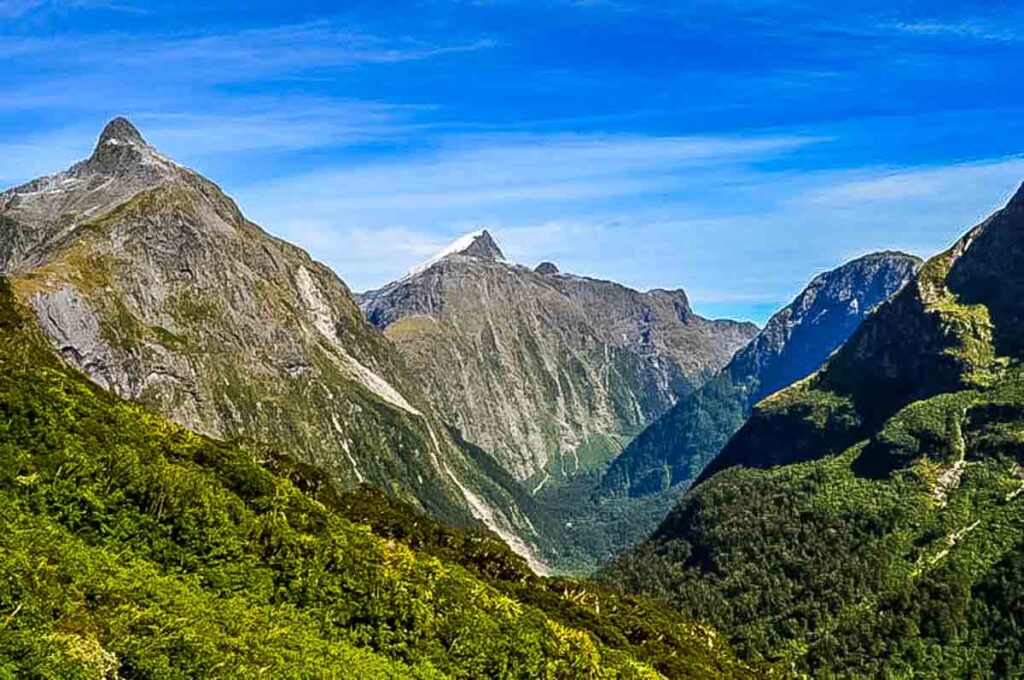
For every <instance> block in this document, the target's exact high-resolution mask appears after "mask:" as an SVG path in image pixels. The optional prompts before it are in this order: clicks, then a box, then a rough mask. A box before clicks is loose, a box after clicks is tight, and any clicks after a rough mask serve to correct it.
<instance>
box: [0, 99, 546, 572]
mask: <svg viewBox="0 0 1024 680" xmlns="http://www.w3.org/2000/svg"><path fill="white" fill-rule="evenodd" d="M0 272H2V273H5V274H7V275H8V276H10V277H11V282H12V286H13V289H14V291H15V293H16V295H17V297H18V299H19V300H20V301H21V302H23V303H24V304H26V305H27V306H28V307H29V308H31V309H33V310H34V311H35V313H36V315H37V318H38V320H39V323H40V325H41V327H42V329H43V330H44V331H45V332H46V334H47V335H48V336H49V338H50V339H51V341H52V342H53V344H54V346H55V347H56V348H57V349H58V350H59V352H60V353H61V354H62V355H63V356H64V358H65V359H66V360H67V361H68V362H70V363H71V364H72V365H74V366H76V367H78V368H81V369H82V370H83V371H84V372H85V373H87V374H88V375H89V376H90V378H92V379H93V380H94V381H95V382H96V383H97V384H99V385H101V386H103V387H105V388H108V389H110V390H112V391H114V392H115V393H117V394H118V395H120V396H122V397H125V398H129V399H133V400H136V401H138V402H140V403H142V404H144V405H146V406H147V407H149V408H152V409H153V410H155V411H157V412H159V413H162V414H165V415H167V416H168V417H170V418H171V419H172V420H174V421H175V422H177V423H180V424H182V425H184V426H187V427H189V428H191V429H194V430H197V431H199V432H201V433H203V434H206V435H210V436H216V437H221V438H231V439H249V440H257V441H261V442H266V443H268V444H270V445H271V446H273V447H275V448H276V449H279V450H282V451H287V452H289V453H290V454H292V455H294V456H296V457H297V458H298V459H300V460H302V461H304V462H306V463H311V464H315V465H317V466H320V467H322V468H323V469H324V470H326V471H327V473H328V475H329V478H330V479H331V480H332V482H333V483H334V484H336V485H337V486H338V488H339V489H345V488H353V487H355V486H356V485H357V484H359V483H361V482H370V483H373V484H376V485H379V486H381V487H383V488H385V489H387V490H389V491H390V492H391V493H393V494H395V495H397V496H399V497H401V498H404V499H406V500H408V501H410V502H413V503H414V504H415V505H416V506H417V507H420V508H422V509H424V510H426V511H427V512H429V513H430V514H431V515H432V516H434V517H437V518H440V519H443V520H445V521H448V522H451V523H455V524H466V523H471V522H477V521H479V522H483V523H484V524H486V525H487V526H488V527H489V528H491V529H492V530H494V531H495V532H497V533H499V534H500V535H501V536H502V537H503V538H505V539H506V540H507V541H508V542H509V543H510V544H511V545H513V546H515V547H516V548H517V549H518V550H519V551H520V552H521V553H523V554H525V555H528V556H531V558H532V555H533V546H532V544H533V542H534V541H535V539H536V537H535V536H534V533H533V529H532V528H531V524H530V520H529V519H528V518H527V517H525V516H524V515H523V514H522V512H520V511H519V509H518V504H517V503H516V501H515V499H514V497H513V494H514V493H515V492H516V491H515V489H511V490H510V489H509V487H508V485H507V484H506V483H505V482H504V481H502V480H494V479H492V478H491V477H490V476H489V475H488V474H487V473H486V471H485V469H484V467H482V466H481V462H480V460H479V459H478V457H476V458H475V457H474V456H473V455H470V454H469V453H467V452H466V451H465V449H464V448H463V447H461V446H460V445H459V444H458V443H457V442H456V441H455V439H454V438H453V437H452V436H451V435H450V434H449V432H448V431H447V429H446V427H445V426H444V425H442V423H441V421H440V420H439V419H438V418H437V417H436V415H435V413H434V411H433V409H432V408H431V406H430V403H429V401H428V399H427V398H426V397H425V396H424V395H423V394H422V393H421V391H420V390H419V389H418V388H417V386H416V384H415V382H414V381H413V380H412V379H411V377H410V376H409V375H408V373H407V371H406V370H405V369H404V368H403V366H402V361H401V359H400V357H398V356H397V355H396V353H395V352H394V349H393V347H392V345H391V343H390V342H388V341H387V340H386V339H385V338H384V337H382V335H381V334H380V333H379V332H378V331H376V329H374V328H373V327H372V326H371V325H369V324H368V323H367V322H366V320H365V319H364V318H363V315H362V312H361V311H360V309H359V306H358V305H357V303H356V301H355V300H354V298H353V297H352V294H351V293H350V291H349V289H348V288H347V287H346V286H345V284H344V283H343V282H342V281H341V280H340V279H339V278H338V277H337V276H336V275H335V274H334V273H333V272H331V271H330V270H329V269H328V268H327V267H325V266H323V265H321V264H319V263H317V262H314V261H313V260H312V259H311V258H310V257H309V256H308V255H307V254H306V253H305V252H304V251H302V250H300V249H299V248H296V247H295V246H292V245H290V244H288V243H285V242H283V241H281V240H279V239H276V238H274V237H272V236H270V235H269V234H267V233H266V232H264V231H263V230H262V229H261V228H260V227H259V226H257V225H255V224H253V223H252V222H250V221H248V220H247V219H246V218H245V217H244V216H243V215H242V213H241V211H240V210H239V208H238V206H237V205H235V203H234V202H233V201H232V200H231V199H229V198H228V197H227V196H226V195H225V194H224V193H223V192H222V191H221V190H220V189H219V188H218V187H217V186H216V185H214V184H213V183H212V182H210V181H208V180H206V179H205V178H203V177H201V176H199V175H198V174H196V173H195V172H193V171H191V170H188V169H186V168H183V167H181V166H179V165H178V164H176V163H174V162H173V161H172V160H170V159H168V158H167V157H165V156H163V155H162V154H160V153H159V152H158V151H157V150H156V149H154V148H153V147H151V146H150V145H149V144H147V143H146V141H145V140H144V139H143V137H142V135H141V134H139V132H138V130H137V129H136V128H135V127H134V126H132V124H131V123H130V122H128V121H127V120H125V119H123V118H119V119H116V120H114V121H112V122H111V123H110V124H109V125H107V126H106V128H105V129H104V130H103V132H102V134H101V136H100V138H99V142H98V144H97V146H96V149H95V151H94V153H93V154H92V156H91V157H90V158H89V159H87V160H85V161H83V162H81V163H78V164H76V165H75V166H73V167H72V168H70V169H69V170H67V171H65V172H61V173H58V174H56V175H52V176H48V177H43V178H40V179H37V180H35V181H33V182H30V183H28V184H26V185H24V186H21V187H17V188H14V189H10V190H8V191H6V192H4V193H2V194H0ZM485 462H486V461H485ZM535 564H536V566H537V567H538V568H542V565H540V564H539V563H538V562H536V561H535Z"/></svg>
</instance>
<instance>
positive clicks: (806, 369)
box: [601, 252, 921, 528]
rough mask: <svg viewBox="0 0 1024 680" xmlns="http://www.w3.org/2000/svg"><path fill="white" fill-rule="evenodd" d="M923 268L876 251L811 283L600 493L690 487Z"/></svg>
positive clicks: (908, 258) (631, 451)
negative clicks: (756, 416)
mask: <svg viewBox="0 0 1024 680" xmlns="http://www.w3.org/2000/svg"><path fill="white" fill-rule="evenodd" d="M920 265H921V260H920V259H918V258H916V257H914V256H912V255H906V254H904V253H897V252H881V253H872V254H870V255H865V256H863V257H859V258H857V259H855V260H852V261H850V262H847V263H846V264H844V265H842V266H840V267H838V268H836V269H833V270H831V271H827V272H824V273H822V274H819V275H818V276H816V277H814V279H813V280H811V282H810V283H809V284H808V285H807V287H806V288H804V290H803V291H802V292H801V293H800V294H799V295H797V296H796V298H795V299H794V300H793V301H792V302H791V303H790V304H789V305H787V306H786V307H783V308H782V309H781V310H779V311H778V312H776V313H775V314H774V315H773V316H772V318H771V319H770V320H769V321H768V323H767V324H766V325H765V327H764V329H762V330H761V332H760V333H758V334H757V336H756V337H755V338H754V339H753V340H751V341H750V344H748V345H747V346H746V347H744V348H742V349H741V350H739V351H738V352H737V353H736V355H735V356H734V357H733V358H732V361H730V362H729V365H728V366H726V367H725V368H724V369H723V370H722V371H721V372H720V373H719V374H718V375H717V376H715V377H714V378H713V379H712V380H710V381H708V382H707V383H706V384H705V385H703V386H702V387H701V388H700V389H698V390H696V391H695V392H694V393H692V394H689V395H687V396H685V397H683V398H682V399H680V401H679V402H678V403H677V404H676V405H675V406H673V407H672V408H671V409H670V410H669V411H668V412H667V413H666V414H665V415H663V416H662V417H661V418H659V419H658V420H657V421H655V422H654V423H653V424H651V425H650V426H649V427H648V428H647V429H645V430H644V431H643V432H642V433H641V434H640V435H639V436H637V437H636V438H635V439H634V440H633V441H632V442H630V444H629V445H628V446H627V447H626V449H625V450H624V451H623V452H622V454H621V455H620V456H618V457H617V458H616V459H615V460H614V461H613V462H612V464H611V465H610V466H609V469H608V472H607V473H606V474H605V476H604V479H603V480H602V482H601V491H602V492H603V493H604V494H612V495H614V494H621V493H626V494H628V495H630V496H644V495H648V494H653V493H658V492H661V491H664V490H667V489H669V488H672V487H678V486H680V485H686V484H688V483H690V482H691V481H692V480H693V479H694V477H696V476H697V475H698V474H699V473H700V472H701V470H703V468H704V466H705V465H706V464H707V463H708V462H709V461H710V460H711V459H712V458H713V457H714V456H715V454H717V453H718V452H719V451H720V450H721V448H722V447H723V446H724V445H725V443H726V442H727V441H728V440H729V437H731V436H732V434H733V433H734V432H735V431H736V430H738V429H739V428H740V426H741V425H742V424H743V421H744V420H746V418H747V416H748V415H749V414H750V410H751V408H753V405H754V404H756V403H757V402H758V401H760V400H761V399H762V398H764V397H765V396H767V395H769V394H772V393H773V392H776V391H778V390H780V389H782V388H783V387H786V386H787V385H789V384H791V383H793V382H796V381H797V380H799V379H800V378H803V377H805V376H807V375H809V374H811V373H812V372H813V371H814V370H815V369H817V368H818V367H819V366H821V364H822V363H823V362H824V361H825V360H826V359H827V358H828V357H829V355H830V354H832V352H833V351H835V350H836V349H837V348H838V347H839V346H840V345H842V344H843V342H845V341H846V339H847V338H849V337H850V335H851V334H852V333H853V332H854V331H855V330H856V329H857V327H858V326H859V325H860V323H861V321H862V320H863V319H864V318H865V317H867V315H868V314H870V313H871V311H872V310H873V309H874V308H875V307H876V306H878V305H879V304H880V303H882V302H883V301H885V300H886V299H888V298H889V297H890V296H891V295H892V294H894V293H895V292H896V291H898V290H900V289H901V288H902V287H903V286H904V285H905V284H906V283H907V282H908V281H909V280H910V279H911V278H913V276H914V274H915V273H916V272H917V270H918V268H919V267H920ZM667 509H668V508H666V510H667ZM651 528H653V527H651Z"/></svg>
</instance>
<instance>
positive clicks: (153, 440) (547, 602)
mask: <svg viewBox="0 0 1024 680" xmlns="http://www.w3.org/2000/svg"><path fill="white" fill-rule="evenodd" d="M0 414H2V418H0V574H2V576H3V578H0V612H3V616H2V618H0V676H2V677H5V678H7V677H10V678H61V679H63V678H200V677H201V678H253V677H270V678H327V677H331V678H424V679H426V678H430V679H436V680H441V679H442V678H485V677H490V678H537V677H550V678H575V677H616V678H679V677H687V678H691V677H692V678H754V677H763V676H764V673H765V671H766V670H770V669H761V668H751V667H748V666H746V665H744V664H741V663H739V662H737V661H736V659H735V658H734V657H733V656H732V655H731V653H730V651H729V648H728V646H727V645H725V644H723V643H722V642H721V641H720V639H719V638H718V637H717V636H716V635H715V632H714V631H713V630H711V629H709V628H707V627H705V626H701V625H698V624H694V623H691V622H688V621H686V620H684V619H682V618H681V617H679V616H677V615H674V614H673V613H672V612H671V611H668V610H666V609H665V608H664V607H660V606H657V605H654V604H652V603H650V602H646V601H643V600H641V599H637V598H622V597H619V596H617V595H616V594H615V593H613V592H610V591H607V590H604V589H601V588H598V587H595V586H593V585H591V584H586V583H579V582H573V581H567V580H564V579H543V578H538V577H536V576H535V575H534V574H533V573H532V572H531V571H530V569H529V568H528V567H527V564H526V562H525V561H524V560H523V559H522V558H520V557H518V556H516V555H515V554H513V553H512V552H511V551H510V550H509V549H508V548H507V547H506V546H505V545H504V544H502V543H501V542H499V541H497V540H496V539H494V538H493V537H491V536H490V534H487V533H478V532H464V531H460V530H456V529H449V528H446V527H444V526H441V525H439V524H438V523H436V522H435V521H433V520H430V519H429V518H427V517H424V516H423V515H421V514H420V513H419V512H418V511H417V510H416V509H415V508H413V507H411V506H409V505H407V504H405V503H403V502H401V501H395V500H393V499H392V498H391V497H389V496H387V495H385V494H383V493H380V492H375V491H371V490H368V489H360V490H357V491H352V492H347V493H343V494H340V495H339V494H338V493H337V491H336V487H335V485H333V484H332V483H331V482H330V479H329V478H328V476H327V475H325V474H324V473H323V472H321V471H320V470H319V469H317V468H316V467H314V466H309V465H304V464H302V463H301V462H299V461H296V460H295V459H293V458H292V457H291V456H289V455H287V452H283V453H282V452H277V451H274V450H273V449H268V448H266V447H264V446H262V445H258V446H254V447H252V446H249V445H246V446H243V447H239V446H236V445H232V444H227V443H224V442H221V441H217V440H214V439H210V438H207V437H204V436H201V435H197V434H195V433H193V432H191V431H189V430H187V429H185V428H183V427H181V426H179V425H175V424H172V423H171V422H169V421H167V420H165V419H164V418H162V417H161V416H158V415H156V414H154V413H152V412H151V411H148V410H147V409H145V408H144V407H142V406H140V405H139V404H136V403H131V402H127V401H124V400H122V399H120V398H118V397H117V396H116V395H114V394H112V393H110V392H108V391H105V390H102V389H100V388H99V387H97V386H96V385H95V384H93V383H92V382H90V381H89V379H88V378H87V377H86V376H85V375H84V374H82V373H80V372H79V371H77V370H75V369H73V368H70V367H69V366H68V365H67V363H66V362H64V361H62V360H61V358H60V357H59V356H58V355H57V354H56V353H55V351H54V349H53V347H52V341H51V340H50V338H48V337H46V336H44V335H43V334H42V333H41V332H40V331H39V329H38V327H37V325H36V322H35V311H34V310H33V309H31V308H29V307H27V306H25V305H24V304H22V303H19V302H18V301H17V300H16V299H15V296H14V295H13V292H12V289H11V287H10V286H9V284H8V281H7V280H6V279H4V278H3V277H0Z"/></svg>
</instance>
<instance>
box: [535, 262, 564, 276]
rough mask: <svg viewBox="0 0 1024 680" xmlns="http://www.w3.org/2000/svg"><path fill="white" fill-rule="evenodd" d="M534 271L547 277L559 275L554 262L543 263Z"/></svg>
mask: <svg viewBox="0 0 1024 680" xmlns="http://www.w3.org/2000/svg"><path fill="white" fill-rule="evenodd" d="M533 271H535V272H537V273H538V274H545V275H550V274H557V273H558V267H557V266H556V265H555V263H554V262H541V263H540V264H539V265H537V266H536V268H534V270H533Z"/></svg>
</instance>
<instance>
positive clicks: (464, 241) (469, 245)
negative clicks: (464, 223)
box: [409, 229, 508, 276]
mask: <svg viewBox="0 0 1024 680" xmlns="http://www.w3.org/2000/svg"><path fill="white" fill-rule="evenodd" d="M453 255H461V256H463V257H473V258H476V259H478V260H488V261H491V262H507V261H508V260H506V258H505V254H504V253H502V252H501V248H499V247H498V244H497V242H496V241H495V240H494V237H493V236H491V232H489V231H487V230H486V229H478V230H476V231H471V232H470V233H468V234H463V235H462V236H460V237H459V238H457V239H455V240H454V241H452V242H451V243H450V244H448V245H447V246H445V247H444V248H442V249H441V250H440V251H438V252H437V254H436V255H434V256H433V257H431V258H430V259H429V260H427V261H426V262H424V263H423V264H420V265H417V266H416V267H413V268H412V269H411V270H410V271H409V275H410V276H412V275H415V274H419V273H420V272H423V271H426V270H427V269H430V268H431V267H433V266H434V265H435V264H437V263H438V262H440V261H441V260H445V259H448V258H450V257H452V256H453Z"/></svg>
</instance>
